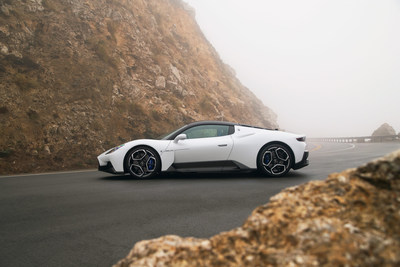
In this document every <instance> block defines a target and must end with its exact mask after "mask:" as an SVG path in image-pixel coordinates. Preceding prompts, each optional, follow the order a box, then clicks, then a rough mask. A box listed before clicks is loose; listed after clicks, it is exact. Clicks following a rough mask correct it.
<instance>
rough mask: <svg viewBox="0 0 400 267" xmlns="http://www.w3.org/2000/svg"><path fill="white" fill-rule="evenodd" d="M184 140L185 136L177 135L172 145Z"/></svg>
mask: <svg viewBox="0 0 400 267" xmlns="http://www.w3.org/2000/svg"><path fill="white" fill-rule="evenodd" d="M185 139H187V135H186V134H179V135H178V136H177V137H175V139H174V143H178V142H179V141H180V140H185Z"/></svg>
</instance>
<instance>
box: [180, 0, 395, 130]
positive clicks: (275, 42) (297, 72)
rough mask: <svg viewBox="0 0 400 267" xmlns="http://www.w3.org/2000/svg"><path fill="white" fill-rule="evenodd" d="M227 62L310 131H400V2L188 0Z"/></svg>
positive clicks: (297, 126) (289, 121)
mask: <svg viewBox="0 0 400 267" xmlns="http://www.w3.org/2000/svg"><path fill="white" fill-rule="evenodd" d="M185 1H186V2H188V3H189V4H190V5H191V6H192V7H194V8H195V9H196V19H197V22H198V23H199V25H200V27H201V29H202V30H203V32H204V34H205V35H206V37H207V39H208V40H209V41H210V42H211V43H212V44H213V46H214V47H215V48H216V50H217V51H218V53H219V54H220V56H221V58H222V60H223V61H224V62H225V63H227V64H229V65H231V66H232V67H233V68H234V69H235V70H236V73H237V77H238V78H239V79H240V80H241V82H242V83H243V84H244V85H245V86H246V87H248V88H249V89H250V90H252V91H253V92H254V93H255V94H256V95H257V96H258V97H259V98H260V99H261V100H262V101H263V102H264V104H265V105H266V106H268V107H270V108H272V109H273V110H274V111H275V112H276V113H277V115H278V123H279V125H280V127H281V128H283V129H286V130H288V131H292V132H298V133H305V134H307V135H308V136H361V135H370V134H372V132H373V131H374V130H375V129H376V128H378V127H379V126H380V125H381V124H383V123H385V122H387V123H389V124H390V125H392V126H393V127H394V129H395V130H396V133H397V132H399V131H400V116H399V115H400V0H383V1H378V0H358V1H355V0H331V1H326V0H312V1H311V0H301V1H299V0H185Z"/></svg>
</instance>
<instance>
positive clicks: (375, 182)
mask: <svg viewBox="0 0 400 267" xmlns="http://www.w3.org/2000/svg"><path fill="white" fill-rule="evenodd" d="M399 210H400V150H399V151H397V152H394V153H392V154H390V155H388V156H386V157H384V158H381V159H378V160H376V161H373V162H370V163H368V164H366V165H364V166H361V167H359V168H356V169H349V170H346V171H343V172H341V173H334V174H331V175H330V176H328V178H326V179H325V180H324V181H312V182H309V183H306V184H303V185H299V186H295V187H291V188H288V189H285V190H283V191H282V192H281V193H279V194H278V195H276V196H274V197H272V198H271V199H270V201H269V203H268V204H265V205H263V206H260V207H258V208H256V209H255V210H254V211H253V213H252V214H251V216H250V217H249V218H248V219H247V220H246V222H245V223H244V224H243V225H242V226H241V227H238V228H236V229H233V230H231V231H228V232H224V233H221V234H218V235H216V236H213V237H211V238H209V239H198V238H192V237H186V238H183V237H179V236H174V235H170V236H164V237H160V238H158V239H153V240H146V241H141V242H138V243H137V244H136V245H135V246H134V248H133V249H132V250H131V252H130V253H129V254H128V255H127V257H126V258H124V259H122V260H121V261H119V262H118V263H117V264H116V265H115V266H121V267H122V266H323V265H328V266H399V265H400V253H399V251H400V224H399V220H400V212H399Z"/></svg>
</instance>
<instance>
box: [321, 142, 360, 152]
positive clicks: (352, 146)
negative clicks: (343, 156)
mask: <svg viewBox="0 0 400 267" xmlns="http://www.w3.org/2000/svg"><path fill="white" fill-rule="evenodd" d="M349 145H350V146H349V147H346V148H342V149H336V150H333V151H326V152H323V153H335V152H342V151H345V150H349V149H354V148H355V147H356V145H355V144H349ZM321 152H322V151H321Z"/></svg>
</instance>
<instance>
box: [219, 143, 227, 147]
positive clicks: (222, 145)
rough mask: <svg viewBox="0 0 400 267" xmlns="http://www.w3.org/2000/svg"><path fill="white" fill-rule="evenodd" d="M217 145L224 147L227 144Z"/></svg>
mask: <svg viewBox="0 0 400 267" xmlns="http://www.w3.org/2000/svg"><path fill="white" fill-rule="evenodd" d="M218 146H219V147H224V146H228V144H221V145H218Z"/></svg>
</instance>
